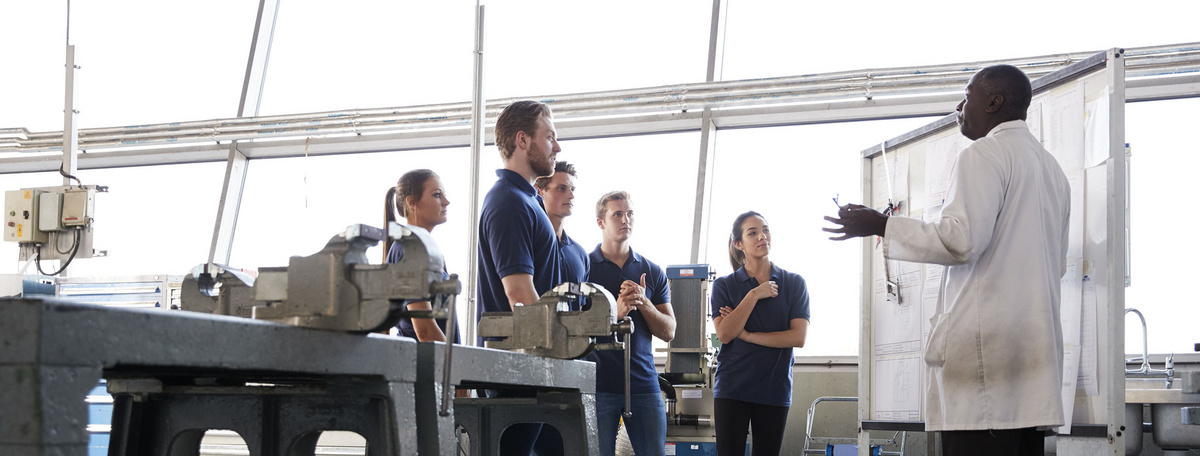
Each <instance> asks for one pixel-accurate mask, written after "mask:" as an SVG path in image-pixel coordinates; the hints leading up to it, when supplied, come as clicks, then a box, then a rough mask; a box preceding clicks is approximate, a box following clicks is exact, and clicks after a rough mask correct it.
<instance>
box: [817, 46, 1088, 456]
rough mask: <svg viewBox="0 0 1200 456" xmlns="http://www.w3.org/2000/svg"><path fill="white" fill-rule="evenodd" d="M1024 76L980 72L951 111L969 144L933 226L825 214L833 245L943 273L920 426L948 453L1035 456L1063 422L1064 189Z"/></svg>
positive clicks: (850, 207)
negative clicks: (857, 245)
mask: <svg viewBox="0 0 1200 456" xmlns="http://www.w3.org/2000/svg"><path fill="white" fill-rule="evenodd" d="M1031 98H1032V90H1031V87H1030V83H1029V78H1028V77H1027V76H1025V74H1024V73H1023V72H1021V70H1020V69H1018V68H1016V67H1013V66H1009V65H997V66H991V67H987V68H984V69H982V70H980V71H979V72H978V73H976V74H975V76H974V77H972V78H971V81H970V83H968V84H967V89H966V96H965V97H964V98H963V101H962V102H960V103H959V104H958V108H957V112H958V126H959V130H960V131H961V132H962V134H963V136H966V137H967V138H968V139H971V140H973V141H975V142H974V143H972V144H971V145H970V146H969V147H967V148H966V149H965V150H963V151H962V153H961V154H960V155H959V157H958V161H957V162H956V163H955V165H954V168H953V170H952V171H951V177H950V188H949V191H948V193H947V196H946V200H945V205H944V208H943V210H942V216H941V219H940V220H937V221H934V222H929V223H925V222H922V221H921V220H918V219H912V218H906V217H887V216H885V215H884V214H882V213H880V212H878V211H876V210H874V209H871V208H868V207H863V206H859V205H856V204H847V205H845V206H842V207H841V208H840V209H839V210H838V216H837V217H825V219H826V220H829V221H831V222H833V223H835V224H839V225H841V226H840V227H836V228H825V231H828V232H831V233H837V234H841V236H840V237H834V238H831V239H834V240H844V239H849V238H853V237H859V236H871V235H876V236H883V253H884V256H885V257H887V258H889V259H893V260H902V261H913V262H921V263H936V264H942V265H946V266H948V268H947V269H946V273H945V275H944V276H943V279H942V290H941V291H942V292H941V298H940V299H939V300H938V308H937V312H936V315H935V316H934V317H933V319H932V320H931V323H932V325H933V326H932V329H931V330H930V334H929V343H928V346H927V348H926V352H925V363H926V365H927V367H928V368H929V379H930V381H929V385H928V387H927V389H926V393H925V413H926V415H925V426H926V430H928V431H942V432H941V438H942V450H943V455H945V456H957V455H967V454H970V455H1038V456H1041V455H1042V451H1043V450H1042V443H1043V437H1044V430H1045V429H1047V428H1050V427H1054V426H1059V425H1062V424H1063V410H1062V400H1061V399H1060V397H1059V394H1060V385H1061V381H1062V365H1063V360H1062V352H1063V342H1062V328H1061V325H1060V323H1059V301H1060V298H1061V294H1060V283H1061V282H1060V281H1061V278H1062V276H1063V273H1064V272H1065V263H1066V252H1067V219H1068V216H1069V213H1070V208H1071V206H1070V187H1069V186H1068V184H1067V178H1066V176H1065V175H1064V174H1063V171H1062V168H1061V167H1060V166H1059V164H1058V162H1057V161H1055V159H1054V157H1053V156H1051V155H1050V153H1049V152H1047V151H1046V149H1045V148H1043V147H1042V145H1041V143H1040V142H1039V141H1038V140H1037V139H1036V138H1035V137H1034V136H1033V135H1032V134H1031V133H1030V131H1029V128H1028V126H1026V124H1025V114H1026V111H1027V110H1028V109H1029V102H1030V99H1031Z"/></svg>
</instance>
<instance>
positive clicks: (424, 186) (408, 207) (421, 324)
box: [383, 169, 460, 342]
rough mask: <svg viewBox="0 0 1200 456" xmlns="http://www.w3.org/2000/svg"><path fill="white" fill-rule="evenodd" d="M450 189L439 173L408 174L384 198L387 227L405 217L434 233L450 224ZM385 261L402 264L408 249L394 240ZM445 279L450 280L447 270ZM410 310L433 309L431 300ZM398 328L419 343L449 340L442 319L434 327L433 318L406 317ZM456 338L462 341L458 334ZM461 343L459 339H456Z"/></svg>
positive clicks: (388, 244)
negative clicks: (445, 185)
mask: <svg viewBox="0 0 1200 456" xmlns="http://www.w3.org/2000/svg"><path fill="white" fill-rule="evenodd" d="M449 205H450V200H448V199H446V189H444V188H442V179H441V178H439V177H438V175H437V173H435V172H433V171H430V170H428V169H415V170H412V171H409V172H407V173H404V175H403V176H400V180H399V181H398V182H397V183H396V186H395V187H392V188H389V189H388V191H387V196H385V197H384V206H383V208H384V209H383V210H384V216H383V222H384V223H383V225H384V226H385V227H386V226H387V224H388V223H389V222H394V221H396V220H397V217H396V216H397V215H399V216H400V217H404V219H405V221H406V222H407V223H408V224H409V225H412V226H416V227H420V228H424V229H425V231H428V232H430V233H432V232H433V228H434V227H436V226H438V225H441V224H443V223H446V206H449ZM384 252H386V253H384V261H385V262H387V263H388V264H394V263H399V262H400V260H401V259H402V258H404V247H403V246H402V245H401V244H400V243H399V242H393V241H392V240H391V239H390V238H389V239H388V240H387V242H386V244H385V245H384ZM442 275H443V276H444V277H443V278H448V275H447V274H446V272H445V271H443V272H442ZM408 309H409V310H429V309H431V306H430V305H429V302H428V301H419V302H409V303H408ZM396 327H397V328H398V329H399V330H400V334H401V335H404V336H407V337H412V338H414V339H417V340H419V341H422V342H424V341H439V342H445V341H446V320H445V319H439V320H437V324H434V321H433V319H432V318H415V319H409V318H405V319H403V320H401V321H400V323H399V324H398V325H396ZM455 333H456V335H455V339H460V338H459V337H458V336H457V331H455ZM455 342H458V340H455Z"/></svg>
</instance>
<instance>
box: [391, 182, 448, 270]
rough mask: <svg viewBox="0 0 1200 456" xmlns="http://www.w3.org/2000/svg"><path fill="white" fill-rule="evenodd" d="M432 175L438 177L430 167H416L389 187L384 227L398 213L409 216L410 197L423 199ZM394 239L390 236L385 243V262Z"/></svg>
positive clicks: (405, 216)
mask: <svg viewBox="0 0 1200 456" xmlns="http://www.w3.org/2000/svg"><path fill="white" fill-rule="evenodd" d="M431 177H438V175H437V173H435V172H433V171H430V170H428V169H414V170H412V171H409V172H407V173H404V175H403V176H400V180H399V181H396V186H395V187H392V188H389V189H388V191H387V194H386V195H385V196H384V198H383V229H384V230H387V226H388V223H389V222H395V221H396V220H397V218H396V215H397V214H399V215H400V217H404V218H406V219H407V218H408V197H410V196H411V197H413V202H414V203H415V202H419V201H421V196H423V195H422V194H421V193H422V192H423V191H424V189H425V181H427V180H429V178H431ZM393 243H394V241H392V239H391V238H390V237H389V238H388V239H387V241H384V243H383V262H384V263H387V256H388V252H391V251H392V244H393Z"/></svg>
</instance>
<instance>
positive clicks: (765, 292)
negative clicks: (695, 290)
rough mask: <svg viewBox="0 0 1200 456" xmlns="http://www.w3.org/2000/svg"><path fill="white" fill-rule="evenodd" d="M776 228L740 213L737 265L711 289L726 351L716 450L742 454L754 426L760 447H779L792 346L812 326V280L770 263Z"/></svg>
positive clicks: (733, 237) (717, 399)
mask: <svg viewBox="0 0 1200 456" xmlns="http://www.w3.org/2000/svg"><path fill="white" fill-rule="evenodd" d="M770 253H771V230H770V228H769V227H768V226H767V220H766V219H765V218H764V217H763V216H762V214H759V213H757V212H754V211H750V212H746V213H743V214H741V215H739V216H738V217H737V218H736V219H735V220H734V222H733V231H732V233H731V234H730V236H729V261H730V264H731V265H732V266H733V269H734V272H733V273H732V274H729V275H727V276H724V277H721V278H719V279H717V280H716V281H715V282H714V283H713V289H712V309H711V310H712V316H713V324H714V325H715V326H716V327H717V338H719V339H720V340H721V344H722V346H721V351H720V353H719V354H718V355H717V372H716V375H715V376H716V380H715V382H714V385H713V398H714V400H713V415H714V417H715V419H716V431H717V454H718V455H719V456H734V455H737V456H741V455H744V454H745V452H746V432H747V430H748V429H749V428H750V427H751V426H753V427H754V445H753V448H754V455H755V456H758V455H778V454H779V450H780V447H781V446H782V444H783V432H784V428H785V427H786V426H787V414H788V409H789V408H790V407H791V405H792V362H793V359H794V358H793V354H792V349H793V348H800V347H803V346H804V339H805V335H806V334H807V332H808V320H809V310H808V288H807V287H806V286H805V283H804V279H803V278H802V277H800V276H799V275H798V274H795V273H791V272H788V271H785V270H783V269H781V268H780V267H778V266H776V265H774V264H773V263H771V260H770V259H769V254H770Z"/></svg>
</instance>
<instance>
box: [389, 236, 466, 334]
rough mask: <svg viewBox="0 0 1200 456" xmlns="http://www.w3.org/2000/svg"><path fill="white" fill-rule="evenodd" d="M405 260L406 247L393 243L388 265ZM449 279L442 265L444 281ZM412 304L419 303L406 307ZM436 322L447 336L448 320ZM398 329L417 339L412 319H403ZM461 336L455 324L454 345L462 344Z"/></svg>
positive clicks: (398, 324) (444, 266) (407, 302)
mask: <svg viewBox="0 0 1200 456" xmlns="http://www.w3.org/2000/svg"><path fill="white" fill-rule="evenodd" d="M403 259H404V246H403V245H401V244H400V243H399V242H393V243H392V248H390V249H388V256H387V264H396V263H399V262H400V260H403ZM449 278H450V274H449V273H447V272H446V265H445V264H443V265H442V280H447V279H449ZM411 302H417V301H405V302H404V305H406V306H407V305H408V304H409V303H411ZM456 304H457V303H456ZM434 321H436V322H437V325H438V327H439V328H442V334H445V333H446V319H445V318H438V319H435V320H434ZM396 329H399V330H400V335H402V336H404V337H411V338H413V339H416V338H417V330H416V329H414V328H413V324H412V319H410V318H408V317H404V318H403V319H401V320H400V323H397V324H396ZM460 334H462V333H461V332H460V331H459V330H458V326H457V324H455V327H454V343H456V344H458V343H462V342H461V341H462V337H461V336H460Z"/></svg>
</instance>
